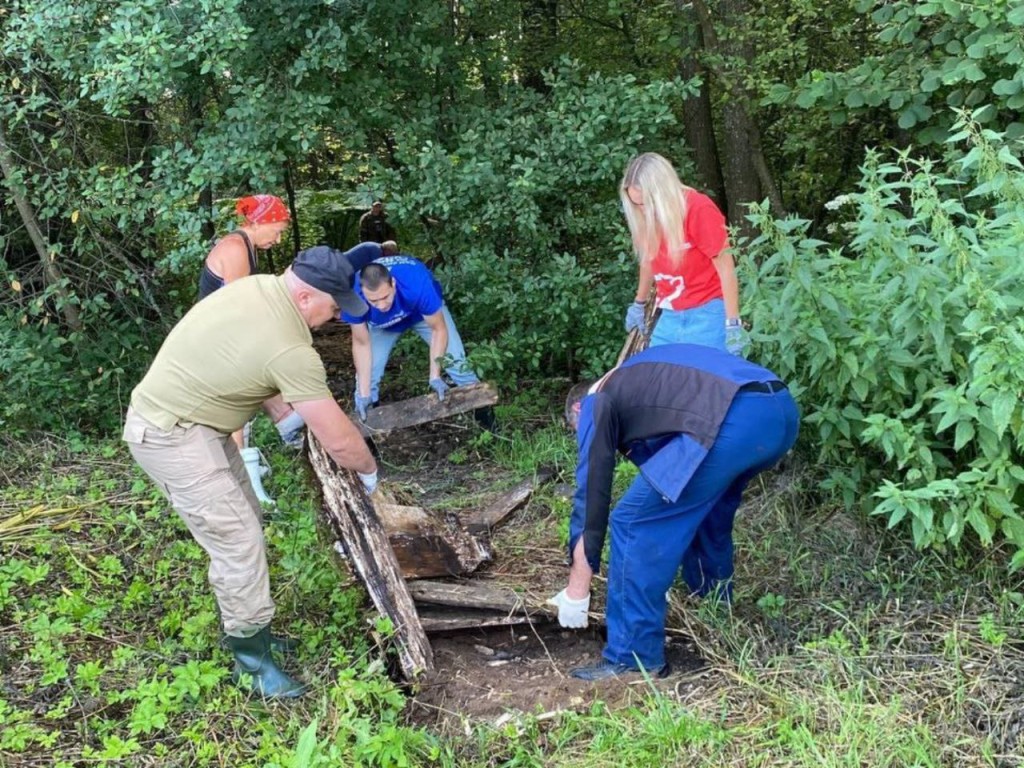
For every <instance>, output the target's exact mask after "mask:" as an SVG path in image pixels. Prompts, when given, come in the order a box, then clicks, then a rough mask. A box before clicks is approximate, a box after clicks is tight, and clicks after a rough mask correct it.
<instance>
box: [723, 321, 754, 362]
mask: <svg viewBox="0 0 1024 768" xmlns="http://www.w3.org/2000/svg"><path fill="white" fill-rule="evenodd" d="M749 344H750V336H749V335H748V334H747V330H746V329H745V328H744V327H743V323H741V322H740V319H739V318H735V319H733V320H726V321H725V348H726V349H727V350H729V351H730V352H732V353H733V354H734V355H741V354H743V350H744V349H746V348H747V346H748V345H749Z"/></svg>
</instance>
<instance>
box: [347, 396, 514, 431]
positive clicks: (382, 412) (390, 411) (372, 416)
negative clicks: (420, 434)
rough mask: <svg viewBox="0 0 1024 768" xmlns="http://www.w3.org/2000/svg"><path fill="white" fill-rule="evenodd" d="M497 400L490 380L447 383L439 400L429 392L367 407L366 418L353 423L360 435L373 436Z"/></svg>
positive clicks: (472, 408) (491, 403)
mask: <svg viewBox="0 0 1024 768" xmlns="http://www.w3.org/2000/svg"><path fill="white" fill-rule="evenodd" d="M497 402H498V393H497V392H496V391H495V390H494V388H493V387H492V386H491V385H490V384H486V383H480V384H468V385H466V386H463V387H450V388H449V389H448V392H447V393H446V394H445V397H444V400H443V401H441V400H438V399H437V395H435V394H429V395H420V396H419V397H410V398H409V399H407V400H399V401H398V402H397V403H385V404H384V405H380V406H378V407H376V408H371V409H370V411H369V413H368V414H367V416H366V421H360V420H359V419H355V425H356V427H358V428H359V431H360V432H362V434H363V437H377V436H381V435H385V434H387V433H388V432H394V431H395V430H396V429H405V428H406V427H415V426H416V425H418V424H426V423H427V422H428V421H436V420H437V419H444V418H447V417H449V416H454V415H455V414H457V413H465V412H466V411H473V410H476V409H477V408H483V407H485V406H488V405H494V404H495V403H497Z"/></svg>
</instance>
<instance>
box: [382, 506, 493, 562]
mask: <svg viewBox="0 0 1024 768" xmlns="http://www.w3.org/2000/svg"><path fill="white" fill-rule="evenodd" d="M374 507H375V508H376V510H377V515H378V516H379V517H380V521H381V523H382V524H383V525H384V529H385V530H386V531H387V535H388V541H389V542H390V543H391V549H392V550H393V551H394V553H395V557H396V559H397V560H398V565H399V567H400V568H401V570H402V576H404V577H405V578H406V579H423V578H431V577H436V576H461V575H462V574H465V573H470V572H471V571H474V570H476V569H477V568H478V567H479V566H480V564H481V563H485V562H487V561H489V560H490V559H491V556H492V555H491V551H490V548H489V547H488V546H487V544H486V542H484V541H481V540H480V539H477V538H476V537H475V536H472V535H471V534H470V533H469V531H467V530H465V529H464V528H462V526H461V525H459V522H458V518H457V517H455V516H454V515H451V516H444V515H440V514H437V513H432V512H428V511H427V510H425V509H422V508H421V507H411V506H405V505H401V504H390V503H386V502H383V501H375V503H374Z"/></svg>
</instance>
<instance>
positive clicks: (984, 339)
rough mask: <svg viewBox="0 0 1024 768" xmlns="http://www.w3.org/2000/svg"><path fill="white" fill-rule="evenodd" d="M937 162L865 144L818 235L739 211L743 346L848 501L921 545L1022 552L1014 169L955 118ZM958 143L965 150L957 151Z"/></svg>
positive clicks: (1022, 216) (1021, 228)
mask: <svg viewBox="0 0 1024 768" xmlns="http://www.w3.org/2000/svg"><path fill="white" fill-rule="evenodd" d="M954 130H955V133H954V135H953V136H952V137H951V138H950V140H949V142H950V144H951V145H952V146H951V147H950V150H951V151H950V156H949V159H948V160H947V162H946V163H945V164H938V163H935V164H933V163H932V162H930V161H926V160H915V159H913V158H911V156H910V154H909V152H906V153H900V154H899V156H898V157H897V159H896V160H895V161H893V162H885V161H883V159H882V158H881V157H880V156H879V155H878V154H875V153H869V155H868V158H867V161H866V163H865V165H864V167H863V177H862V182H861V188H860V191H858V192H857V193H855V194H851V195H848V196H844V198H843V199H840V200H836V201H833V203H834V205H833V207H836V208H838V209H839V210H846V209H849V210H850V211H851V214H850V218H849V220H848V222H847V223H845V224H843V225H841V232H837V233H836V234H837V235H838V236H839V237H837V240H839V241H841V242H842V244H841V245H831V244H829V243H825V242H821V241H819V240H812V239H809V238H807V237H806V228H807V222H805V221H802V220H799V219H788V220H785V221H777V220H774V219H772V218H771V217H770V215H768V214H767V212H766V211H765V210H764V209H758V210H755V212H754V214H753V218H754V219H755V221H756V223H757V224H758V225H759V227H760V229H761V232H762V234H761V236H760V237H759V238H758V239H757V240H756V241H755V242H754V243H753V244H752V245H751V253H752V255H753V256H754V258H755V260H756V261H759V262H761V267H760V270H759V272H758V274H757V275H756V276H754V275H748V276H745V279H744V282H745V283H746V284H747V287H748V288H750V289H751V290H750V292H749V295H748V299H747V307H748V314H749V315H750V316H751V318H752V320H753V323H754V329H755V332H754V338H755V340H756V342H757V346H756V348H755V355H757V356H758V357H759V358H760V359H761V360H763V362H765V363H766V364H768V365H770V366H772V367H774V368H775V369H776V370H777V371H778V372H779V373H780V374H781V375H782V376H783V377H784V378H786V379H788V380H790V381H792V382H794V384H795V385H796V388H797V389H798V392H799V396H800V403H801V407H802V409H803V416H804V419H803V421H804V425H805V428H804V436H805V438H809V440H810V441H811V442H813V443H815V444H816V446H817V449H818V451H819V455H820V462H821V464H822V466H823V467H825V469H826V474H827V477H826V479H825V481H824V486H825V488H827V489H830V490H832V491H835V492H836V493H838V494H839V495H840V496H841V498H842V499H843V500H844V501H845V503H846V504H847V505H851V506H852V505H858V504H859V505H862V506H864V507H866V508H867V509H869V510H870V511H871V512H873V513H874V514H878V515H883V516H885V517H886V518H887V519H888V523H889V525H890V526H896V525H900V524H909V525H910V527H911V530H912V532H913V536H914V541H915V543H916V544H917V545H918V546H942V545H944V544H946V543H949V544H952V545H956V544H959V543H960V542H961V541H962V540H963V537H964V534H965V533H966V532H968V531H972V532H973V535H974V536H976V537H977V539H978V540H979V541H980V542H981V543H982V544H984V545H986V546H987V545H989V544H991V543H992V542H993V541H994V540H995V539H996V538H997V537H1004V538H1005V539H1007V540H1009V541H1010V542H1012V544H1013V545H1014V546H1015V547H1017V548H1018V554H1017V556H1016V557H1015V559H1014V565H1015V566H1016V567H1019V566H1020V565H1021V564H1024V520H1022V518H1021V515H1020V512H1019V509H1020V503H1021V500H1022V498H1021V497H1022V494H1024V491H1022V490H1021V489H1022V486H1024V407H1022V404H1021V381H1022V379H1021V372H1022V371H1024V311H1022V304H1024V295H1022V293H1021V284H1022V278H1024V266H1022V262H1021V258H1020V252H1021V242H1022V240H1024V171H1022V166H1021V164H1020V162H1019V161H1018V160H1017V159H1016V158H1015V157H1014V155H1013V153H1012V152H1011V148H1010V147H1009V146H1007V145H1006V144H1004V137H1003V136H1001V135H1000V134H997V133H994V132H992V131H988V130H982V129H981V128H980V127H979V126H978V125H977V124H975V123H971V122H969V121H967V120H966V119H963V118H962V119H961V120H960V121H959V122H958V123H957V124H956V126H955V128H954ZM961 145H966V152H962V151H960V150H959V147H960V146H961Z"/></svg>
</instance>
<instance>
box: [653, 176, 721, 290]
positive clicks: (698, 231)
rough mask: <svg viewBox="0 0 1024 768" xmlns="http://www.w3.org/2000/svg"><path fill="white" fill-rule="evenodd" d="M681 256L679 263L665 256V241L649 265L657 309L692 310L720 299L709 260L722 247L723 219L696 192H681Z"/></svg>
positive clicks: (716, 275) (710, 204)
mask: <svg viewBox="0 0 1024 768" xmlns="http://www.w3.org/2000/svg"><path fill="white" fill-rule="evenodd" d="M683 194H684V199H685V200H686V221H685V222H684V223H683V236H684V243H683V255H682V258H681V259H680V260H679V263H678V264H673V263H672V261H671V260H670V259H669V257H668V246H667V245H666V243H665V242H664V241H662V243H661V247H660V248H659V249H658V255H657V256H655V257H654V260H653V261H652V262H651V271H652V273H653V275H654V288H655V291H656V294H657V302H658V306H659V307H661V308H662V309H674V310H680V309H692V308H693V307H699V306H701V305H702V304H707V303H708V302H709V301H711V300H712V299H720V298H722V281H721V280H719V278H718V270H717V269H715V264H714V262H713V261H712V259H714V258H715V257H716V256H717V255H718V254H719V253H720V252H721V250H722V248H724V247H725V242H726V238H727V237H728V233H727V232H726V230H725V217H724V216H723V215H722V212H721V211H720V210H718V206H717V205H715V203H714V201H713V200H712V199H711V198H710V197H708V196H707V195H705V194H702V193H700V192H698V191H696V190H695V189H688V190H686V191H685V192H684V193H683Z"/></svg>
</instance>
